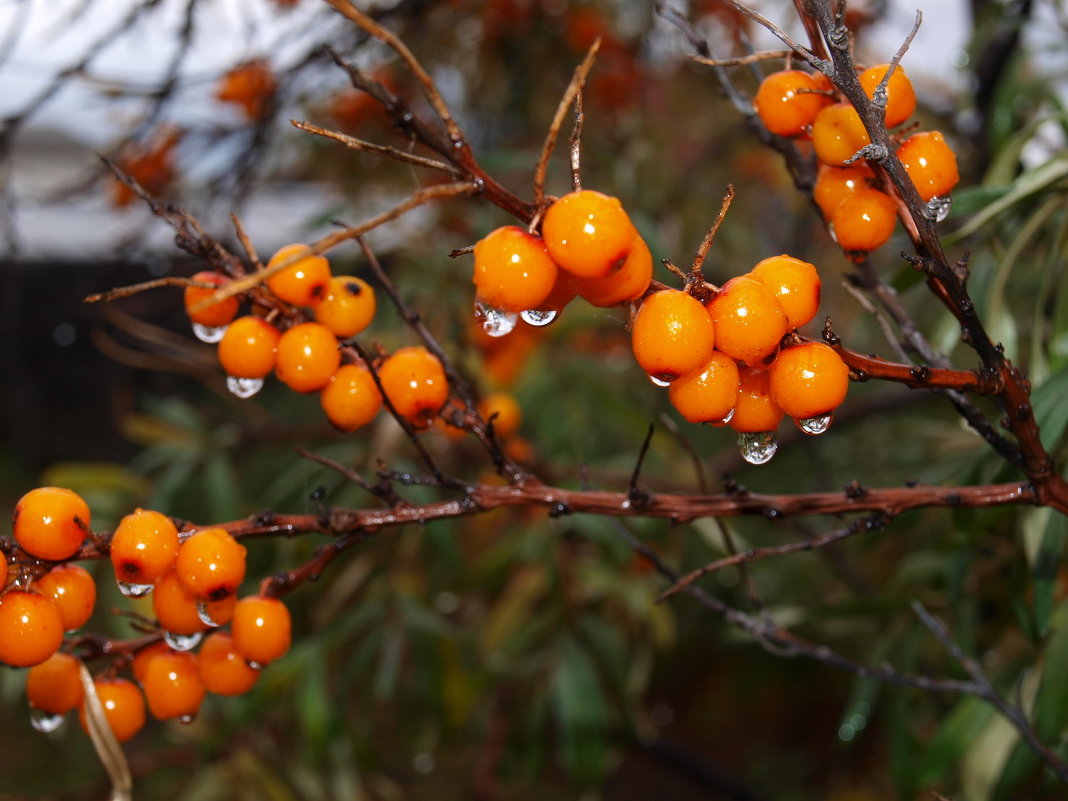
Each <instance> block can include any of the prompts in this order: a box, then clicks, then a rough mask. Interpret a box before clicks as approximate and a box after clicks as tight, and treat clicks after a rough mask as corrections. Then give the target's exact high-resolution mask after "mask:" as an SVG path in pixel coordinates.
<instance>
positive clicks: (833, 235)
mask: <svg viewBox="0 0 1068 801" xmlns="http://www.w3.org/2000/svg"><path fill="white" fill-rule="evenodd" d="M827 233H828V234H830V236H831V241H832V242H834V244H836V245H837V244H838V234H836V233H835V232H834V223H833V222H829V223H827Z"/></svg>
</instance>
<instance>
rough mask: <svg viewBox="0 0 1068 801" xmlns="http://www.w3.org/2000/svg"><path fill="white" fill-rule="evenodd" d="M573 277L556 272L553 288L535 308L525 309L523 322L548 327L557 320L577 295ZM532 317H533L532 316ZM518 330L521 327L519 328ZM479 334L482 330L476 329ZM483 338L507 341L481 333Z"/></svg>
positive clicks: (564, 271) (492, 340)
mask: <svg viewBox="0 0 1068 801" xmlns="http://www.w3.org/2000/svg"><path fill="white" fill-rule="evenodd" d="M574 279H575V277H574V276H573V275H571V273H569V272H568V271H567V270H557V271H556V280H555V281H554V282H553V288H552V289H550V290H549V294H548V296H547V297H546V298H545V300H543V301H542V302H541V303H539V304H538V305H537V307H535V308H533V309H525V310H524V311H526V312H527V314H525V315H524V316H523V319H524V321H526V320H528V319H529V320H531V323H530V325H534V326H538V325H548V324H549V323H551V322H552V321H553V320H555V319H556V318H557V316H558V315H559V314H560V312H561V311H563V309H564V307H565V306H567V304H568V303H570V302H571V301H572V300H574V299H575V295H577V294H578V290H577V289H576V287H575V281H574ZM532 315H533V316H532ZM519 327H520V328H521V327H522V326H519ZM528 327H529V326H528ZM478 330H479V331H480V332H481V331H482V328H481V327H479V329H478ZM515 330H516V329H512V333H513V334H514V333H515ZM483 336H484V337H485V338H486V339H487V340H489V341H490V342H501V341H502V340H507V339H508V337H507V336H505V337H489V336H486V335H485V334H484V333H483Z"/></svg>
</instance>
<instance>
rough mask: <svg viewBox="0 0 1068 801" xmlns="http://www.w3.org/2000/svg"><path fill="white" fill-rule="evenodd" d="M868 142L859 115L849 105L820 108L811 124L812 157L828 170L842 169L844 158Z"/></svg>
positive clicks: (841, 104) (850, 155)
mask: <svg viewBox="0 0 1068 801" xmlns="http://www.w3.org/2000/svg"><path fill="white" fill-rule="evenodd" d="M870 143H871V139H870V138H869V137H868V132H867V130H865V128H864V123H862V122H861V121H860V115H858V114H857V111H856V109H855V108H853V106H851V105H850V104H849V103H835V104H833V105H830V106H827V107H826V108H824V109H821V110H820V113H819V114H817V115H816V119H815V120H814V121H813V122H812V145H813V147H815V149H816V157H817V158H819V160H820V161H822V162H823V163H824V164H829V165H831V166H832V167H844V166H845V161H846V159H849V158H851V157H852V156H853V155H854V154H855V153H856V152H857V151H858V150H860V149H861V148H862V147H864V146H865V145H867V144H870Z"/></svg>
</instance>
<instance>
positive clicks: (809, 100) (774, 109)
mask: <svg viewBox="0 0 1068 801" xmlns="http://www.w3.org/2000/svg"><path fill="white" fill-rule="evenodd" d="M830 103H831V99H830V98H829V97H827V96H826V95H823V94H820V84H819V83H818V82H817V81H816V79H815V78H814V77H813V76H812V75H810V74H809V73H807V72H802V71H801V70H780V71H779V72H773V73H771V74H770V75H768V76H767V77H766V78H764V80H763V81H761V83H760V88H759V89H758V90H757V93H756V97H754V98H753V109H754V110H755V111H756V113H757V114H758V115H759V116H760V119H761V121H762V122H763V123H764V125H765V126H766V127H767V129H768V130H769V131H771V132H772V133H773V134H778V135H779V136H800V135H801V134H802V133H804V131H805V129H806V128H807V127H808V126H809V125H811V124H812V121H813V120H814V119H815V118H816V114H817V113H818V112H819V110H820V109H821V108H823V107H824V106H826V105H830Z"/></svg>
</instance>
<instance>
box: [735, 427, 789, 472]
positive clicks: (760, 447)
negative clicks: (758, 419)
mask: <svg viewBox="0 0 1068 801" xmlns="http://www.w3.org/2000/svg"><path fill="white" fill-rule="evenodd" d="M778 449H779V441H778V440H777V439H776V438H775V432H774V431H758V432H756V433H755V434H739V435H738V450H739V451H740V452H741V454H742V458H743V459H745V460H746V461H747V462H749V464H764V463H765V462H768V461H770V460H771V457H772V456H774V455H775V451H777V450H778Z"/></svg>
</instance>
